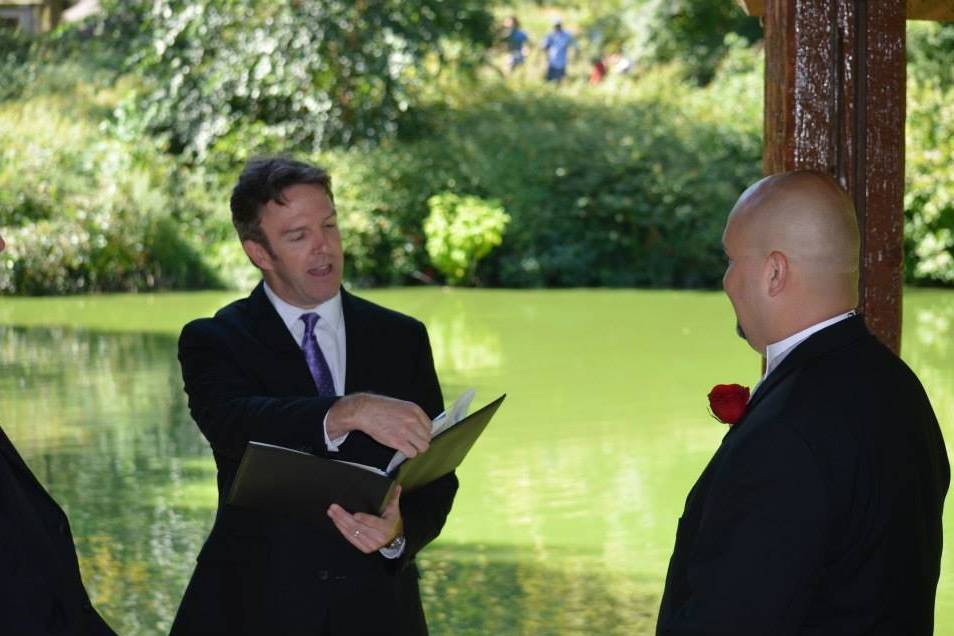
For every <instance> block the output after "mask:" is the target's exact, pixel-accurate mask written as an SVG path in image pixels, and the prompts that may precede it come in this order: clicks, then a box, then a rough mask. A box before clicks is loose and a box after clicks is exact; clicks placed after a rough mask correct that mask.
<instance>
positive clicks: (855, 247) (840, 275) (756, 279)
mask: <svg viewBox="0 0 954 636" xmlns="http://www.w3.org/2000/svg"><path fill="white" fill-rule="evenodd" d="M723 243H724V244H725V247H726V253H727V254H728V255H729V259H730V263H740V264H742V265H743V267H740V268H739V270H741V273H738V274H737V275H736V278H740V279H741V280H739V281H738V282H736V289H732V288H730V282H733V281H730V280H729V276H730V272H731V271H732V269H733V267H734V266H733V265H730V269H729V270H727V272H726V279H725V287H726V292H727V293H728V294H729V297H730V299H732V302H733V305H734V306H735V308H736V314H737V316H738V317H739V318H740V326H741V327H742V328H743V329H744V330H746V336H747V339H749V341H750V343H752V345H753V346H754V347H756V348H757V349H761V348H762V347H764V345H765V344H768V343H770V342H775V341H776V340H774V339H773V338H778V339H782V338H784V337H787V335H791V333H795V332H797V331H800V330H801V329H803V328H805V327H808V326H810V325H812V324H814V323H816V322H820V321H821V320H824V319H826V318H829V317H831V316H833V315H836V314H837V313H840V312H842V311H847V310H849V309H852V308H854V307H855V305H856V304H857V302H858V265H859V250H860V238H859V234H858V221H857V218H856V216H855V210H854V205H853V204H852V202H851V199H850V198H849V196H848V194H847V193H846V192H845V191H844V190H843V189H842V188H841V187H840V186H839V185H838V184H837V183H836V182H835V181H834V180H833V179H832V178H831V177H829V176H827V175H824V174H821V173H817V172H810V171H798V172H787V173H784V174H778V175H772V176H769V177H766V178H764V179H762V180H761V181H759V182H757V183H756V184H754V185H753V186H751V187H750V188H749V189H747V190H746V191H745V192H744V193H743V194H742V196H741V197H739V200H738V202H737V203H736V204H735V207H734V208H733V209H732V212H731V213H730V214H729V219H728V222H727V224H726V229H725V233H724V235H723ZM743 282H744V283H745V285H744V291H745V294H744V296H743V294H742V291H740V290H741V289H742V288H743V285H742V283H743ZM740 304H745V305H746V307H744V308H743V310H744V313H745V314H746V315H745V318H746V319H747V320H748V321H750V322H751V323H753V324H751V325H745V324H742V323H743V316H742V315H740V306H739V305H740ZM750 329H751V330H752V331H753V333H755V332H758V335H756V336H755V337H756V338H757V339H758V340H759V342H758V343H756V342H753V341H752V338H751V337H749V335H750V334H749V330H750ZM787 332H791V333H787ZM763 341H764V342H763Z"/></svg>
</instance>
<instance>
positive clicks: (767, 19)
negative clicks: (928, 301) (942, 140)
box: [736, 0, 954, 351]
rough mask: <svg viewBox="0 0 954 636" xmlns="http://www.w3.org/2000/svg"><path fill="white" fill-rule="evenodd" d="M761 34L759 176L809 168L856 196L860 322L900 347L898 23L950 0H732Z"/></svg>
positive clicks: (953, 7)
mask: <svg viewBox="0 0 954 636" xmlns="http://www.w3.org/2000/svg"><path fill="white" fill-rule="evenodd" d="M736 1H737V2H738V3H739V4H740V5H741V6H742V8H743V9H744V10H745V11H746V13H748V14H749V15H752V16H760V17H762V19H763V25H764V28H765V129H764V141H765V143H764V152H763V168H764V171H765V173H766V174H773V173H777V172H784V171H786V170H795V169H805V168H807V169H815V170H821V171H823V172H827V173H828V174H831V175H832V176H834V177H835V178H837V179H838V180H839V181H840V182H841V184H842V185H843V186H845V188H846V189H847V190H848V192H849V193H851V195H852V197H853V198H854V202H855V207H856V208H857V211H858V221H859V224H860V227H861V234H862V254H861V259H862V263H861V290H860V291H861V301H860V309H861V310H862V311H863V312H864V314H865V316H866V319H867V322H868V326H869V328H870V329H871V330H872V332H874V333H875V334H876V335H877V336H878V337H879V338H880V339H881V340H882V342H884V343H885V344H887V345H888V346H889V347H891V348H892V349H893V350H894V351H900V348H901V285H902V282H903V277H904V271H903V270H904V260H903V257H902V246H903V239H904V235H903V232H904V202H903V197H904V118H905V78H906V68H905V61H906V60H905V20H907V19H910V20H954V0H906V1H905V0H871V1H868V0H736Z"/></svg>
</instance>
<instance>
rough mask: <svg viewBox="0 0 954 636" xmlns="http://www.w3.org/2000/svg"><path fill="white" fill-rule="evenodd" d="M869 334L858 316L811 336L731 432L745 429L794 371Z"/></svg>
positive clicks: (775, 373) (787, 359) (764, 386)
mask: <svg viewBox="0 0 954 636" xmlns="http://www.w3.org/2000/svg"><path fill="white" fill-rule="evenodd" d="M867 333H868V329H867V327H865V322H864V318H863V317H862V316H860V315H855V316H852V317H851V318H846V319H845V320H842V321H841V322H837V323H835V324H834V325H831V326H830V327H827V328H825V329H822V330H821V331H819V332H817V333H814V334H812V335H811V336H809V337H808V338H807V339H805V341H804V342H801V343H799V344H798V346H796V347H795V349H794V350H793V351H792V352H791V353H790V354H788V356H786V357H785V359H784V360H782V363H781V364H780V365H778V368H776V369H775V370H774V371H772V373H770V374H769V375H768V377H767V378H765V381H764V382H762V383H761V384H760V385H759V386H758V388H757V389H756V390H755V394H754V395H753V396H752V399H750V400H749V404H748V407H746V410H745V415H744V416H743V417H742V419H741V420H740V421H739V422H738V423H737V424H736V425H735V426H733V427H732V429H731V430H730V431H729V433H732V432H734V431H735V430H736V429H738V428H739V427H740V426H742V425H743V424H744V423H745V421H746V420H747V419H749V415H750V414H751V413H752V412H754V411H755V409H756V407H757V406H758V405H759V404H760V403H761V402H762V401H763V400H764V399H765V396H766V395H768V394H770V393H771V392H772V390H773V389H775V388H776V387H777V386H778V385H779V384H781V383H782V381H783V380H784V379H785V378H786V377H788V375H789V374H791V373H792V372H793V371H795V370H796V369H798V368H799V367H801V366H803V365H804V364H806V363H808V362H810V361H811V360H814V359H815V358H817V357H819V356H821V355H824V354H826V353H828V352H829V351H832V350H834V349H837V348H839V347H841V346H844V345H845V344H848V343H849V342H853V341H854V340H857V339H858V338H861V337H863V336H864V335H866V334H867Z"/></svg>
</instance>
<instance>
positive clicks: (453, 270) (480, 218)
mask: <svg viewBox="0 0 954 636" xmlns="http://www.w3.org/2000/svg"><path fill="white" fill-rule="evenodd" d="M427 207H428V209H430V214H429V215H428V216H427V218H426V219H424V234H425V235H426V236H427V253H428V255H429V256H430V257H431V262H433V263H434V266H435V267H436V268H437V269H438V270H439V271H440V272H441V273H442V274H444V276H446V277H447V280H448V282H449V283H451V284H452V285H459V284H461V283H476V282H477V280H476V278H475V272H476V270H477V263H479V262H480V260H481V259H482V258H484V257H485V256H486V255H487V254H488V253H490V250H492V249H493V248H494V247H496V246H497V245H500V241H501V240H502V238H503V233H504V230H505V229H506V227H507V223H509V222H510V217H509V216H508V215H507V213H506V212H504V209H503V208H502V207H500V203H499V202H498V201H486V200H484V199H480V198H478V197H470V196H458V195H456V194H453V193H451V192H444V193H441V194H435V195H434V196H432V197H431V198H429V199H428V200H427Z"/></svg>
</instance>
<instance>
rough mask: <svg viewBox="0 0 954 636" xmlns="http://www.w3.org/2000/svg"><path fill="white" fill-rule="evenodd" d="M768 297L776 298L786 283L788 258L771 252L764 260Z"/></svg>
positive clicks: (780, 253) (779, 253)
mask: <svg viewBox="0 0 954 636" xmlns="http://www.w3.org/2000/svg"><path fill="white" fill-rule="evenodd" d="M765 269H766V277H767V283H768V295H769V296H772V297H774V296H778V295H779V294H781V293H782V290H783V289H785V285H786V284H787V283H788V274H789V269H788V257H787V256H785V254H783V253H782V252H777V251H776V252H771V253H770V254H769V255H768V258H766V259H765Z"/></svg>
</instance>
